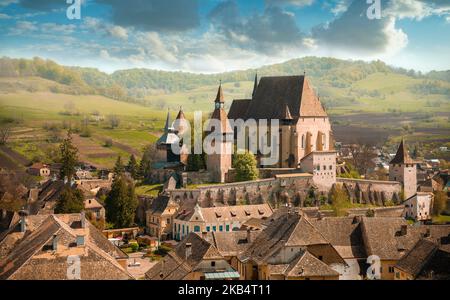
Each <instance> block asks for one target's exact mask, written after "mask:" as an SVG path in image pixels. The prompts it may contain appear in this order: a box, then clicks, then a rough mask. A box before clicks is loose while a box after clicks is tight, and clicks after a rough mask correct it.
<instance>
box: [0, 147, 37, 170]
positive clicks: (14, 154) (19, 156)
mask: <svg viewBox="0 0 450 300" xmlns="http://www.w3.org/2000/svg"><path fill="white" fill-rule="evenodd" d="M0 151H2V152H3V153H5V154H6V155H7V156H9V157H11V158H12V159H13V160H14V161H16V162H18V163H19V164H21V165H23V166H24V167H25V166H28V165H29V164H30V163H31V162H30V161H29V160H28V159H27V158H26V157H25V156H23V155H22V154H20V153H17V152H16V151H14V150H12V149H10V148H8V147H7V146H5V145H2V146H0Z"/></svg>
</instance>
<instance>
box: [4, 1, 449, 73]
mask: <svg viewBox="0 0 450 300" xmlns="http://www.w3.org/2000/svg"><path fill="white" fill-rule="evenodd" d="M374 1H376V0H374ZM380 1H381V13H382V17H381V19H375V20H370V19H369V18H368V17H367V15H366V11H367V9H368V8H369V6H370V4H367V3H366V2H367V0H323V1H319V0H164V1H162V0H83V4H82V6H81V19H80V20H69V19H68V18H67V17H66V10H67V7H68V6H69V4H67V3H66V0H0V28H1V30H0V55H1V56H9V57H25V58H30V57H34V56H40V57H43V58H49V59H52V60H55V61H57V62H58V63H61V64H65V65H76V66H87V67H95V68H98V69H100V70H102V71H106V72H113V71H115V70H118V69H129V68H137V67H139V68H154V69H163V70H182V71H189V72H206V73H211V72H223V71H231V70H236V69H246V68H257V67H260V66H261V65H265V64H272V63H279V62H283V61H286V60H289V59H292V58H299V57H304V56H331V57H336V58H343V59H353V60H357V59H363V60H374V59H381V60H383V61H385V62H387V63H388V64H391V65H394V66H400V67H404V68H408V69H409V68H413V69H417V70H422V71H429V70H432V69H435V70H444V69H445V70H447V69H450V55H449V53H450V38H449V37H450V34H449V32H450V1H449V0H380Z"/></svg>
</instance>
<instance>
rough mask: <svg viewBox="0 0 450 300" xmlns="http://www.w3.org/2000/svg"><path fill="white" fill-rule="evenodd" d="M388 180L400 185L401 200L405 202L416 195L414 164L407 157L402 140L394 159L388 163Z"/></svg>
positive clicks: (406, 150) (415, 168)
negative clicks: (402, 196) (402, 193)
mask: <svg viewBox="0 0 450 300" xmlns="http://www.w3.org/2000/svg"><path fill="white" fill-rule="evenodd" d="M389 180H391V181H399V182H401V183H402V185H403V191H404V198H405V199H401V200H406V199H408V198H410V197H412V196H414V195H415V194H416V193H417V167H416V162H415V161H414V160H413V159H412V158H411V157H410V156H409V153H408V149H407V147H406V144H405V140H404V139H403V138H402V140H401V142H400V145H399V147H398V150H397V153H396V154H395V157H394V158H393V159H392V160H391V162H390V163H389Z"/></svg>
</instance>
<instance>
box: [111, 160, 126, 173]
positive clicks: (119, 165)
mask: <svg viewBox="0 0 450 300" xmlns="http://www.w3.org/2000/svg"><path fill="white" fill-rule="evenodd" d="M124 171H125V167H124V166H123V163H122V157H121V156H120V155H119V156H118V157H117V160H116V164H115V165H114V170H113V172H114V175H115V176H119V175H122V174H123V172H124Z"/></svg>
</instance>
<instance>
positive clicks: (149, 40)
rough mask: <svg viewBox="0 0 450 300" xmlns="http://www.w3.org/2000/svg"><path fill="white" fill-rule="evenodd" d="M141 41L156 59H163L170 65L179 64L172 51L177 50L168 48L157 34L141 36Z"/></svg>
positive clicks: (150, 33)
mask: <svg viewBox="0 0 450 300" xmlns="http://www.w3.org/2000/svg"><path fill="white" fill-rule="evenodd" d="M139 40H140V44H141V45H142V46H143V47H144V48H145V49H147V50H148V51H149V52H150V54H151V55H152V56H153V57H154V58H157V59H162V60H163V61H165V62H168V63H177V62H178V59H177V57H176V56H175V55H174V54H173V53H172V52H173V51H171V50H175V49H174V48H173V49H169V48H168V47H166V45H165V44H164V43H163V41H162V40H161V38H160V36H159V34H158V33H157V32H147V33H144V34H141V36H140V38H139Z"/></svg>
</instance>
